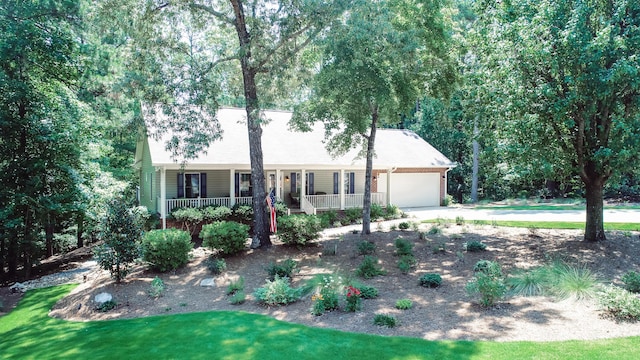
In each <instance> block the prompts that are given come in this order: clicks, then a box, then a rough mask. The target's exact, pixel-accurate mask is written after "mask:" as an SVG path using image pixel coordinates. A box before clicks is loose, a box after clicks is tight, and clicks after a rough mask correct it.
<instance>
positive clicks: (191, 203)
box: [167, 196, 252, 214]
mask: <svg viewBox="0 0 640 360" xmlns="http://www.w3.org/2000/svg"><path fill="white" fill-rule="evenodd" d="M235 201H236V202H235V203H236V204H241V205H251V204H252V199H251V196H244V197H237V198H235ZM205 206H227V207H231V206H232V205H231V198H230V197H215V198H193V199H168V200H167V214H170V213H171V211H172V210H173V209H175V208H181V207H194V208H200V207H205Z"/></svg>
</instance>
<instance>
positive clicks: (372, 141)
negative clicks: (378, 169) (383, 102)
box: [362, 104, 378, 235]
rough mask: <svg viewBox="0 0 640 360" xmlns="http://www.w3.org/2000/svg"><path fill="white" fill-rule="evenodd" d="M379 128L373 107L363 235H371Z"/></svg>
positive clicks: (368, 146) (365, 186) (375, 109)
mask: <svg viewBox="0 0 640 360" xmlns="http://www.w3.org/2000/svg"><path fill="white" fill-rule="evenodd" d="M377 126H378V106H377V105H375V104H374V105H372V106H371V132H370V133H369V136H368V138H367V165H366V168H365V175H364V201H363V204H362V234H363V235H368V234H371V177H372V174H373V150H374V148H375V147H374V145H375V141H376V130H377Z"/></svg>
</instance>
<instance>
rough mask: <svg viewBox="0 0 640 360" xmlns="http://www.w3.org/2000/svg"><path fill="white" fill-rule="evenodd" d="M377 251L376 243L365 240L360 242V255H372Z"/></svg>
mask: <svg viewBox="0 0 640 360" xmlns="http://www.w3.org/2000/svg"><path fill="white" fill-rule="evenodd" d="M375 252H376V244H375V243H373V242H371V241H366V240H363V241H361V242H359V243H358V253H359V254H360V255H371V254H374V253H375Z"/></svg>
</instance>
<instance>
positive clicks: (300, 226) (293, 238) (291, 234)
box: [278, 215, 322, 246]
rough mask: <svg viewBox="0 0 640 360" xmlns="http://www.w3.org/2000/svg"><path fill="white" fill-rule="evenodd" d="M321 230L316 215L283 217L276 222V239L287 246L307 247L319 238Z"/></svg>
mask: <svg viewBox="0 0 640 360" xmlns="http://www.w3.org/2000/svg"><path fill="white" fill-rule="evenodd" d="M321 230H322V226H321V224H320V218H318V217H317V216H316V215H291V216H283V217H281V218H280V219H279V220H278V237H279V238H280V240H281V241H282V242H283V243H285V244H288V245H298V246H304V245H307V244H308V243H310V242H312V241H314V240H316V239H317V238H319V237H320V231H321Z"/></svg>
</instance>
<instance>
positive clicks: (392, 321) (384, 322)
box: [373, 314, 398, 328]
mask: <svg viewBox="0 0 640 360" xmlns="http://www.w3.org/2000/svg"><path fill="white" fill-rule="evenodd" d="M397 322H398V320H397V319H396V318H395V317H394V316H392V315H387V314H376V315H375V316H374V317H373V324H374V325H378V326H386V327H388V328H393V327H396V325H397Z"/></svg>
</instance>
